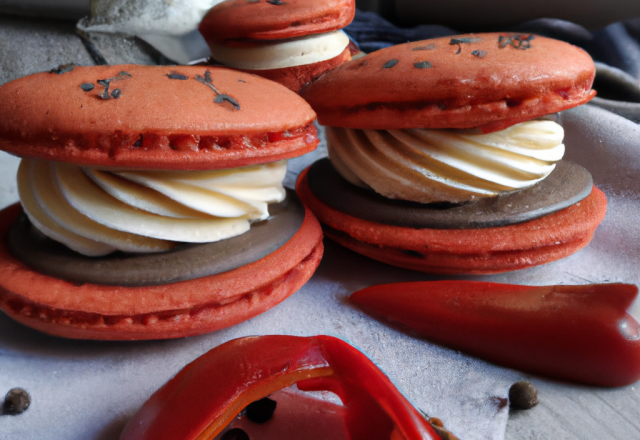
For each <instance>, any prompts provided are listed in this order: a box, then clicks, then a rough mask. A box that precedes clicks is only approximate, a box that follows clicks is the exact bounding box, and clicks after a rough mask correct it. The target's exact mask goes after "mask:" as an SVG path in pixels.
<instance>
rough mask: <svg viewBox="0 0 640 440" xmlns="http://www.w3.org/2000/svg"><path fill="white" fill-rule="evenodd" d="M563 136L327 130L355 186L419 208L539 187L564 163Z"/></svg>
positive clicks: (335, 156)
mask: <svg viewBox="0 0 640 440" xmlns="http://www.w3.org/2000/svg"><path fill="white" fill-rule="evenodd" d="M563 138H564V130H563V128H562V127H561V126H560V125H559V124H557V123H555V122H552V121H542V120H536V121H527V122H523V123H520V124H516V125H514V126H511V127H509V128H506V129H504V130H500V131H497V132H494V133H489V134H469V133H465V132H460V131H455V130H425V129H409V130H389V131H384V130H353V129H343V128H335V127H330V128H328V130H327V142H328V147H329V155H330V157H331V160H332V162H333V163H334V166H335V168H336V169H337V170H338V172H340V174H342V175H343V177H344V178H345V179H347V180H349V181H350V182H352V183H354V184H356V185H360V186H368V187H370V188H372V189H373V190H375V191H376V192H378V193H380V194H382V195H384V196H386V197H389V198H399V199H405V200H411V201H416V202H421V203H430V202H439V201H450V202H462V201H467V200H472V199H474V198H477V197H488V196H495V195H497V194H499V193H501V192H506V191H513V190H516V189H521V188H526V187H529V186H532V185H534V184H535V183H537V182H539V181H540V180H542V179H544V178H545V177H547V176H548V175H549V174H550V173H551V171H553V169H554V168H555V163H556V162H557V161H559V160H560V159H561V158H562V156H563V155H564V144H563V143H562V141H563Z"/></svg>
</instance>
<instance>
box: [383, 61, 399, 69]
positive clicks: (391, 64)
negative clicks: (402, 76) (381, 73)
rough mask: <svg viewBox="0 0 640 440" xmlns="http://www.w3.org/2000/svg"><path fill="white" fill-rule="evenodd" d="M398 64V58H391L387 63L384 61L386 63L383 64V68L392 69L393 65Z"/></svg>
mask: <svg viewBox="0 0 640 440" xmlns="http://www.w3.org/2000/svg"><path fill="white" fill-rule="evenodd" d="M396 64H398V60H396V59H392V60H389V61H387V62H386V63H384V64H383V65H382V68H383V69H391V68H392V67H393V66H395V65H396Z"/></svg>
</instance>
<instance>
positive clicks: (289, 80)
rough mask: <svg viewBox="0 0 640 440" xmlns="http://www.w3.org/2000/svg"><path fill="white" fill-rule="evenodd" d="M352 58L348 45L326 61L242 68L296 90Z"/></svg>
mask: <svg viewBox="0 0 640 440" xmlns="http://www.w3.org/2000/svg"><path fill="white" fill-rule="evenodd" d="M350 60H351V50H350V48H349V47H347V48H346V49H345V50H344V51H342V53H341V54H340V55H338V56H337V57H333V58H331V59H328V60H326V61H320V62H318V63H313V64H303V65H302V66H294V67H283V68H281V69H269V70H243V69H238V70H242V71H243V72H247V73H253V74H254V75H258V76H261V77H263V78H266V79H270V80H271V81H275V82H277V83H280V84H282V85H283V86H285V87H287V88H288V89H290V90H293V91H294V92H298V91H300V89H301V88H302V87H304V86H305V85H306V84H308V83H310V82H312V81H314V80H316V79H318V78H319V77H320V76H322V75H324V74H325V73H327V72H328V71H330V70H333V69H335V68H336V67H338V66H339V65H341V64H343V63H346V62H347V61H350Z"/></svg>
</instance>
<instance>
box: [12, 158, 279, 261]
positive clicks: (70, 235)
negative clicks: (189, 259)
mask: <svg viewBox="0 0 640 440" xmlns="http://www.w3.org/2000/svg"><path fill="white" fill-rule="evenodd" d="M285 174H286V161H281V162H274V163H267V164H261V165H253V166H249V167H243V168H234V169H229V170H215V171H190V172H186V171H185V172H183V171H127V172H106V171H100V170H95V169H88V168H79V167H76V166H73V165H67V164H60V163H55V162H45V161H39V160H35V159H23V160H22V162H21V164H20V168H19V171H18V190H19V193H20V199H21V202H22V205H23V207H24V210H25V212H26V213H27V215H28V217H29V218H30V220H31V222H32V224H33V225H34V226H35V227H36V228H37V229H39V230H40V231H41V232H42V233H43V234H45V235H46V236H48V237H50V238H52V239H54V240H56V241H59V242H61V243H63V244H65V245H66V246H67V247H69V248H71V249H73V250H75V251H77V252H79V253H82V254H84V255H89V256H98V255H106V254H108V253H110V252H113V251H115V250H121V251H125V252H161V251H164V250H168V249H170V248H171V247H172V246H173V245H174V243H175V242H190V243H205V242H212V241H218V240H223V239H226V238H230V237H234V236H236V235H240V234H242V233H244V232H246V231H247V230H248V229H249V225H250V222H251V221H256V220H263V219H266V218H267V217H268V216H269V212H268V209H267V205H268V204H269V203H276V202H280V201H282V200H284V198H285V191H284V188H283V187H282V181H283V180H284V177H285Z"/></svg>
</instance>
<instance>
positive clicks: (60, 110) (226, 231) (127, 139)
mask: <svg viewBox="0 0 640 440" xmlns="http://www.w3.org/2000/svg"><path fill="white" fill-rule="evenodd" d="M0 102H2V103H3V106H2V108H1V109H0V149H2V150H4V151H7V152H9V153H12V154H15V155H17V156H21V157H23V160H22V162H21V164H20V167H19V171H18V191H19V194H20V199H21V205H22V206H20V205H18V204H16V205H13V206H10V207H8V208H6V209H5V210H3V211H1V212H0V235H1V236H2V237H3V240H2V242H1V243H0V308H2V310H3V311H4V312H5V313H7V314H8V315H9V316H11V317H12V318H14V319H15V320H17V321H19V322H21V323H23V324H25V325H28V326H31V327H33V328H36V329H38V330H41V331H44V332H46V333H50V334H54V335H58V336H64V337H70V338H84V339H160V338H175V337H182V336H189V335H196V334H201V333H205V332H210V331H213V330H217V329H220V328H224V327H227V326H230V325H233V324H236V323H238V322H241V321H244V320H246V319H249V318H251V317H253V316H255V315H257V314H259V313H262V312H263V311H265V310H267V309H269V308H270V307H273V306H274V305H276V304H278V303H279V302H281V301H283V300H284V299H285V298H287V297H288V296H289V295H291V294H292V293H294V292H295V291H296V290H297V289H298V288H299V287H300V286H302V285H303V284H304V283H305V282H306V281H307V280H308V279H309V278H310V277H311V275H312V274H313V272H314V270H315V268H316V267H317V265H318V264H319V261H320V258H321V256H322V241H321V240H322V232H321V229H320V226H319V224H318V223H317V220H316V219H315V218H314V217H313V215H312V214H311V213H310V212H308V211H307V210H306V209H305V208H304V207H303V206H302V205H301V204H300V202H299V201H298V200H297V198H296V196H295V194H293V193H292V194H289V195H288V196H287V194H286V193H287V191H286V190H285V189H284V188H283V186H282V180H283V179H284V175H285V173H286V161H285V159H287V158H290V157H295V156H298V155H301V154H303V153H306V152H308V151H311V150H313V149H314V148H315V147H316V145H317V143H318V139H317V136H316V129H315V127H314V124H313V121H314V119H315V114H314V112H313V110H312V109H311V108H310V107H309V105H308V104H306V103H305V102H304V101H303V100H302V99H301V98H300V97H299V96H298V95H296V94H295V93H293V92H291V91H290V90H288V89H286V88H285V87H283V86H281V85H279V84H276V83H273V82H271V81H268V80H265V79H263V78H260V77H256V76H254V75H249V74H245V73H242V72H238V71H233V70H229V69H224V68H212V67H195V66H168V67H167V66H135V65H121V66H95V67H73V66H67V67H63V68H60V69H56V70H54V71H52V72H49V73H40V74H36V75H31V76H28V77H25V78H21V79H18V80H15V81H12V82H10V83H7V84H5V85H3V86H2V87H0ZM268 205H270V206H268Z"/></svg>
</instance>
